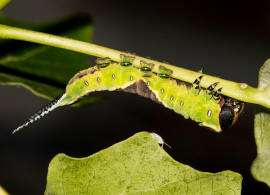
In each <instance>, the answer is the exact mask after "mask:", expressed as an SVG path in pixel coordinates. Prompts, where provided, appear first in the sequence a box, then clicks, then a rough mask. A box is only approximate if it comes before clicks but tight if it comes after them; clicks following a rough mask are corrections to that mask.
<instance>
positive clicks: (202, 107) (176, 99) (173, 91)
mask: <svg viewBox="0 0 270 195" xmlns="http://www.w3.org/2000/svg"><path fill="white" fill-rule="evenodd" d="M120 58H121V61H120V62H115V61H111V60H110V59H109V58H103V59H98V60H97V62H96V63H97V65H96V66H94V67H91V68H88V69H86V70H83V71H80V72H79V73H78V74H76V75H75V76H74V77H73V78H72V79H71V80H70V81H69V83H68V84H67V87H66V91H65V93H64V95H63V96H62V97H61V98H60V99H59V100H57V101H54V102H53V104H50V106H49V107H46V109H42V110H41V111H40V112H38V113H37V114H35V115H34V116H33V117H31V118H30V119H29V120H28V121H27V122H25V123H24V124H23V125H22V126H20V127H18V128H17V129H16V130H15V131H17V130H19V129H21V128H23V127H26V126H27V125H29V124H30V123H32V122H34V121H36V120H38V119H39V118H41V117H42V116H44V115H45V114H47V113H48V112H49V111H52V110H53V109H55V108H57V107H59V106H64V105H70V104H72V103H74V102H76V101H78V100H80V99H82V98H83V97H84V96H86V95H88V94H90V93H92V92H95V91H103V90H108V91H114V90H120V91H125V92H130V93H136V94H138V95H140V96H143V97H146V98H150V99H152V100H153V101H155V102H157V103H160V104H162V105H163V106H165V107H167V108H169V109H172V110H174V111H175V112H176V113H178V114H181V115H182V116H184V118H186V119H188V118H190V119H192V120H194V121H196V122H198V123H199V124H200V125H202V126H205V127H209V128H211V129H213V130H214V131H216V132H221V131H224V130H226V129H228V128H229V127H230V126H232V125H233V124H234V123H235V121H236V120H237V118H238V116H239V114H240V113H241V112H242V110H243V108H244V104H243V103H242V102H240V101H238V100H234V99H232V98H228V97H225V96H222V95H221V91H222V88H219V87H218V85H219V83H218V82H216V83H213V84H212V85H210V86H209V87H207V88H202V87H201V86H200V81H201V80H202V79H203V76H200V77H198V78H197V79H196V80H195V81H194V83H193V84H190V83H186V82H184V81H180V80H177V79H175V78H172V77H171V75H172V73H173V71H172V70H170V69H167V68H165V67H163V66H159V67H158V70H159V72H153V71H152V70H153V67H154V66H156V64H152V63H148V62H145V61H141V63H140V65H141V66H140V67H139V68H138V67H135V66H133V62H134V57H132V56H131V57H130V56H126V55H121V56H120Z"/></svg>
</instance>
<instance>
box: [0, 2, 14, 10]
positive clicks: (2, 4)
mask: <svg viewBox="0 0 270 195" xmlns="http://www.w3.org/2000/svg"><path fill="white" fill-rule="evenodd" d="M10 1H11V0H0V10H1V9H3V8H4V7H5V6H6V5H7V4H8V3H9V2H10Z"/></svg>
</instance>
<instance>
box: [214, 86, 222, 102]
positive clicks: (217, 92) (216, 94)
mask: <svg viewBox="0 0 270 195" xmlns="http://www.w3.org/2000/svg"><path fill="white" fill-rule="evenodd" d="M221 90H222V88H219V89H218V90H217V91H215V92H214V94H213V98H214V100H216V101H217V102H219V101H220V99H221Z"/></svg>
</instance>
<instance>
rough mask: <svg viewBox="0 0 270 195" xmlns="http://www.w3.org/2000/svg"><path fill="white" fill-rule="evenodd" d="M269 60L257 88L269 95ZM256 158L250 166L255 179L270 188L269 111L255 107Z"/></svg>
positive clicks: (264, 66) (261, 71) (265, 64)
mask: <svg viewBox="0 0 270 195" xmlns="http://www.w3.org/2000/svg"><path fill="white" fill-rule="evenodd" d="M269 86H270V59H268V60H267V61H266V62H265V63H264V65H263V66H262V67H261V69H260V72H259V85H258V88H259V89H261V90H264V91H265V92H268V93H270V91H269ZM254 125H255V127H254V131H255V140H256V145H257V157H256V159H255V160H254V161H253V163H252V166H251V173H252V175H253V176H254V178H255V179H257V180H259V181H262V182H265V183H266V184H267V185H268V186H269V187H270V111H269V109H266V108H263V107H261V106H256V112H255V121H254Z"/></svg>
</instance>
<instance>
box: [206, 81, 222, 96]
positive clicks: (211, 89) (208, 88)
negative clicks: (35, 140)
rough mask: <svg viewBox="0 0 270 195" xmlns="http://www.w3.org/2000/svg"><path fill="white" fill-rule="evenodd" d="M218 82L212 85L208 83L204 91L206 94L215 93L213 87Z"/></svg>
mask: <svg viewBox="0 0 270 195" xmlns="http://www.w3.org/2000/svg"><path fill="white" fill-rule="evenodd" d="M218 83H219V82H216V83H213V84H212V85H210V86H209V87H207V89H206V93H207V94H208V95H211V96H213V95H214V93H215V92H214V89H215V87H216V86H217V85H218Z"/></svg>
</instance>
